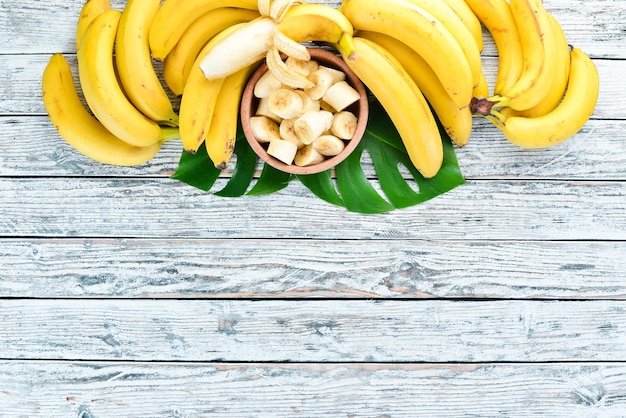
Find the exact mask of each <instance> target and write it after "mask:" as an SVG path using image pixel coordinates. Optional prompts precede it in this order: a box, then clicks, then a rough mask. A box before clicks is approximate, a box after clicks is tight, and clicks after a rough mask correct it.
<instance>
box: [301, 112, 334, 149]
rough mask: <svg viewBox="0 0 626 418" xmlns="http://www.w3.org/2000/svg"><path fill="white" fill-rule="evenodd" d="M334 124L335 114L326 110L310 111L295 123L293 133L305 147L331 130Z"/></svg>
mask: <svg viewBox="0 0 626 418" xmlns="http://www.w3.org/2000/svg"><path fill="white" fill-rule="evenodd" d="M332 123H333V114H332V113H331V112H328V111H326V110H318V111H314V110H310V111H308V112H304V113H303V114H302V115H301V116H300V117H299V118H298V119H296V120H295V122H294V123H293V131H294V132H295V134H296V136H297V137H298V139H299V140H300V142H302V143H303V144H304V145H309V144H310V143H312V142H313V141H314V140H315V139H316V138H318V137H320V136H321V135H322V134H323V133H324V132H326V131H327V130H328V129H330V127H331V125H332Z"/></svg>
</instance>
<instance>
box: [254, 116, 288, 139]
mask: <svg viewBox="0 0 626 418" xmlns="http://www.w3.org/2000/svg"><path fill="white" fill-rule="evenodd" d="M250 131H251V132H252V135H254V137H255V138H256V140H257V141H259V142H260V143H262V144H266V143H270V142H271V141H272V140H274V139H281V137H280V128H279V127H278V124H277V123H276V122H275V121H274V120H272V119H270V118H268V117H267V116H252V117H251V118H250Z"/></svg>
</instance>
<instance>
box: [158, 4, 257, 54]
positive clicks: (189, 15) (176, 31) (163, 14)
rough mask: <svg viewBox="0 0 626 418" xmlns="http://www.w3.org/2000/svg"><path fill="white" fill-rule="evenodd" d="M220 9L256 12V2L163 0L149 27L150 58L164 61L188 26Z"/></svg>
mask: <svg viewBox="0 0 626 418" xmlns="http://www.w3.org/2000/svg"><path fill="white" fill-rule="evenodd" d="M220 7H238V8H242V9H249V10H257V0H165V2H164V3H163V4H162V5H161V8H160V9H159V11H158V12H157V14H156V16H155V17H154V20H153V21H152V25H151V27H150V34H149V42H150V50H151V51H152V57H153V58H155V59H158V60H163V59H165V57H166V56H167V54H169V53H170V51H171V50H172V48H174V46H175V45H176V43H177V42H178V40H179V39H180V37H181V36H182V35H183V33H185V31H186V30H187V28H188V27H189V25H191V24H192V23H193V22H194V21H195V20H196V19H198V18H199V17H200V16H203V15H204V14H206V13H207V12H210V11H211V10H213V9H217V8H220Z"/></svg>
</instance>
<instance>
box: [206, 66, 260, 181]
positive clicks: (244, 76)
mask: <svg viewBox="0 0 626 418" xmlns="http://www.w3.org/2000/svg"><path fill="white" fill-rule="evenodd" d="M256 68H257V65H250V66H248V67H246V68H244V69H242V70H239V71H237V72H236V73H234V74H232V75H229V76H228V77H226V78H225V79H224V83H223V84H222V87H221V88H220V92H219V94H218V96H217V102H216V105H215V111H214V112H213V118H212V120H211V126H210V127H209V131H208V133H207V137H206V139H205V140H204V144H205V146H206V150H207V153H208V155H209V158H210V159H211V161H213V164H215V167H217V168H218V169H220V170H223V169H225V168H226V167H227V166H228V162H229V161H230V158H231V157H232V155H233V151H234V149H235V141H236V139H237V123H238V121H239V105H240V104H241V96H242V94H243V90H244V88H245V87H246V83H247V82H248V79H249V78H250V75H252V72H253V71H254V70H255V69H256Z"/></svg>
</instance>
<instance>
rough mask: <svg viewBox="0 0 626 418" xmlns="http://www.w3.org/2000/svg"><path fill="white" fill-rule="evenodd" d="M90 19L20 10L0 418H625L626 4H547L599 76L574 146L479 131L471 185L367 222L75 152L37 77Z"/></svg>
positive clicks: (10, 7) (4, 132)
mask: <svg viewBox="0 0 626 418" xmlns="http://www.w3.org/2000/svg"><path fill="white" fill-rule="evenodd" d="M82 1H83V0H68V1H65V2H62V3H55V2H40V1H34V0H27V1H22V2H16V1H0V39H2V43H1V44H0V146H1V149H2V151H1V152H0V207H1V212H0V213H1V215H2V216H0V319H1V324H2V328H1V329H0V416H1V417H5V416H6V417H33V416H42V417H44V416H45V417H81V418H102V417H209V416H210V417H265V416H267V417H299V416H302V417H317V416H324V417H394V418H395V417H412V416H428V417H436V416H453V417H462V416H499V417H517V416H524V417H526V416H553V417H570V416H576V417H605V416H606V417H621V416H626V315H625V312H626V100H624V97H626V82H625V81H624V80H625V77H624V74H626V50H625V49H624V45H625V42H626V23H625V19H624V17H626V3H624V2H623V1H621V0H592V1H590V0H587V1H584V0H577V1H571V0H546V1H545V4H546V6H547V7H548V9H550V10H551V11H552V12H553V13H554V14H555V15H556V16H557V17H558V19H559V20H560V21H561V23H562V25H563V27H564V29H565V32H566V34H567V35H568V38H569V41H570V43H571V44H574V45H576V46H579V47H581V48H583V49H584V50H586V51H587V52H588V53H589V54H590V55H591V56H592V57H593V59H594V61H595V63H596V65H597V66H598V69H599V71H600V75H601V86H602V87H601V94H600V99H599V102H598V106H597V108H596V111H595V112H594V115H593V118H592V120H591V121H590V122H589V123H588V124H587V125H586V126H585V128H584V129H583V130H582V131H581V132H580V133H579V134H578V135H577V136H576V137H575V138H573V139H571V140H570V141H568V142H566V143H564V144H562V145H560V146H558V147H555V148H552V149H549V150H541V151H529V150H521V149H517V148H515V147H514V146H512V145H510V144H508V143H507V142H506V141H505V140H503V138H502V137H501V135H499V133H498V132H497V131H496V130H495V129H493V128H492V127H491V126H490V125H489V124H488V123H485V122H484V121H480V120H477V121H476V125H475V132H474V136H473V139H472V140H471V142H470V144H469V145H468V146H466V147H464V148H463V149H460V150H457V155H458V158H459V162H460V165H461V169H462V170H463V173H464V175H465V177H466V179H467V180H468V181H467V184H465V185H463V186H461V187H459V188H457V189H455V190H453V191H452V192H449V193H447V194H445V195H443V196H441V197H439V198H436V199H434V200H433V201H430V202H427V203H425V204H423V205H420V206H417V207H414V208H410V209H406V210H400V211H396V212H393V213H390V214H385V215H376V216H365V215H357V214H351V213H347V212H345V211H344V210H342V209H340V208H335V207H332V206H329V205H327V204H325V203H323V202H321V201H319V200H318V199H316V198H315V197H313V196H312V195H310V193H309V192H308V191H307V190H306V189H305V188H303V187H302V186H299V185H298V184H292V185H290V186H289V187H288V188H287V189H285V190H284V191H282V192H280V193H278V194H276V195H273V196H267V197H260V198H259V197H255V198H241V199H223V198H218V197H215V196H212V195H210V194H206V193H202V192H200V191H198V190H195V189H193V188H191V187H189V186H186V185H183V184H181V183H178V182H175V181H173V180H171V179H170V178H169V176H170V175H171V174H172V173H173V171H174V170H175V168H176V165H177V163H178V157H179V154H180V144H178V143H174V142H172V143H168V144H166V146H165V147H164V149H163V150H162V151H161V152H160V153H159V155H158V156H157V157H156V158H155V159H154V160H153V161H151V162H150V163H148V164H145V165H143V166H140V167H132V168H119V167H111V166H104V165H101V164H98V163H95V162H92V161H90V160H88V159H86V158H84V157H82V156H81V155H79V154H78V153H76V152H75V151H74V150H72V149H71V148H70V147H69V146H67V145H66V144H65V143H64V142H63V140H61V139H60V138H59V137H58V136H57V135H56V132H55V131H54V128H53V127H52V126H51V125H50V124H49V122H48V120H47V117H46V116H45V112H44V109H43V106H42V103H41V97H40V77H41V71H42V70H43V67H44V65H45V64H46V62H47V59H48V58H49V56H50V54H52V53H53V52H64V53H68V54H69V58H70V62H71V63H72V65H75V59H74V57H73V55H71V53H72V45H73V33H74V24H75V20H76V17H77V15H78V12H79V10H80V7H81V5H82ZM325 3H329V4H331V5H335V6H336V5H337V4H338V2H337V1H325ZM123 4H124V1H123V0H113V1H112V5H113V7H115V8H118V9H121V7H122V6H123ZM484 55H485V72H486V74H487V77H488V79H490V80H493V79H494V77H495V65H496V62H497V61H496V57H495V49H494V46H493V43H492V42H491V40H490V39H489V38H488V36H487V35H486V48H485V51H484ZM74 68H75V67H74ZM371 172H372V169H371V168H370V173H371ZM226 176H227V174H226ZM220 181H221V182H225V181H226V179H222V180H220Z"/></svg>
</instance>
